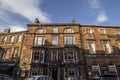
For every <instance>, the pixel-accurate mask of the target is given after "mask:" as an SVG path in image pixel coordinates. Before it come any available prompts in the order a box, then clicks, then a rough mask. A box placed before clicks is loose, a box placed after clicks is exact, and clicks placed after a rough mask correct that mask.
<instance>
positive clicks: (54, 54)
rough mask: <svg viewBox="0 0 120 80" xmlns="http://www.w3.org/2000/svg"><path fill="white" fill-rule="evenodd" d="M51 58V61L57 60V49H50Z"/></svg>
mask: <svg viewBox="0 0 120 80" xmlns="http://www.w3.org/2000/svg"><path fill="white" fill-rule="evenodd" d="M51 60H52V61H56V60H58V51H57V50H53V51H51Z"/></svg>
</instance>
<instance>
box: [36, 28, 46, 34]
mask: <svg viewBox="0 0 120 80" xmlns="http://www.w3.org/2000/svg"><path fill="white" fill-rule="evenodd" d="M36 33H45V30H44V29H37V31H36Z"/></svg>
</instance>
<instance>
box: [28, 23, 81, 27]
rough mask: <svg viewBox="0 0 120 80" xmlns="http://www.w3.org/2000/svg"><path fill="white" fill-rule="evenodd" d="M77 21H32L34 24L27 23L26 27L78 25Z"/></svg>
mask: <svg viewBox="0 0 120 80" xmlns="http://www.w3.org/2000/svg"><path fill="white" fill-rule="evenodd" d="M79 25H80V24H79V23H45V24H43V23H42V24H40V23H34V24H27V26H28V27H33V26H34V27H35V26H36V27H37V26H79Z"/></svg>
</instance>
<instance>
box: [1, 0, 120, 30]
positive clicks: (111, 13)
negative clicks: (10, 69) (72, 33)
mask: <svg viewBox="0 0 120 80" xmlns="http://www.w3.org/2000/svg"><path fill="white" fill-rule="evenodd" d="M119 3H120V0H0V32H2V31H3V30H4V29H6V28H10V29H11V31H12V32H14V31H21V30H26V29H27V24H31V23H34V19H35V18H38V19H39V21H40V23H59V22H60V23H62V22H63V23H65V22H67V23H68V22H71V20H72V19H73V18H74V19H76V22H78V23H80V24H93V25H94V24H95V25H108V26H110V25H115V26H120V22H119V21H120V10H119V8H120V5H119Z"/></svg>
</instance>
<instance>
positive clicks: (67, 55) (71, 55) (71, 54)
mask: <svg viewBox="0 0 120 80" xmlns="http://www.w3.org/2000/svg"><path fill="white" fill-rule="evenodd" d="M75 56H76V54H75V50H65V51H64V62H66V61H74V60H76V59H75V58H76V57H75Z"/></svg>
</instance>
